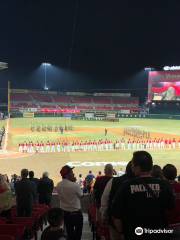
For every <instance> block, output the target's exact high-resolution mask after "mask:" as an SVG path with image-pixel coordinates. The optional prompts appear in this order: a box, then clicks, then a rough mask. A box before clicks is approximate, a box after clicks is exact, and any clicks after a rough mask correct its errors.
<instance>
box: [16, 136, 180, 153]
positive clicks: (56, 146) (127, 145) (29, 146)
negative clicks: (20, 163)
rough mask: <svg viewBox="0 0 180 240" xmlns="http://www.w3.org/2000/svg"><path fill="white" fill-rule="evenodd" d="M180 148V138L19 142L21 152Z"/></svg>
mask: <svg viewBox="0 0 180 240" xmlns="http://www.w3.org/2000/svg"><path fill="white" fill-rule="evenodd" d="M176 148H180V139H179V140H176V139H175V138H173V139H163V138H162V139H156V138H154V139H139V140H135V139H128V140H125V139H124V138H121V139H120V140H116V141H115V142H114V141H111V140H107V139H106V140H98V141H91V140H90V141H85V142H84V141H80V142H78V141H77V142H65V141H63V142H49V141H47V142H45V143H44V142H42V141H41V142H35V143H34V142H28V143H27V142H24V143H19V152H22V153H35V152H36V153H50V152H58V153H59V152H76V151H84V152H92V151H98V152H99V151H113V150H142V149H151V150H157V149H176Z"/></svg>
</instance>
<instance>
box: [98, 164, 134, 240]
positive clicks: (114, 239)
mask: <svg viewBox="0 0 180 240" xmlns="http://www.w3.org/2000/svg"><path fill="white" fill-rule="evenodd" d="M133 177H134V174H133V172H132V161H130V162H129V163H128V164H127V166H126V173H125V174H124V175H122V176H119V177H114V178H111V179H110V180H109V181H108V183H107V184H106V187H105V189H104V192H103V194H102V197H101V208H100V213H101V220H102V222H103V223H107V224H108V227H109V233H110V239H111V240H119V234H118V232H117V230H116V228H115V226H114V224H113V221H112V216H111V208H112V202H113V199H114V197H115V195H116V193H117V192H118V189H119V188H120V187H121V185H122V184H123V183H124V182H125V181H127V180H129V179H132V178H133Z"/></svg>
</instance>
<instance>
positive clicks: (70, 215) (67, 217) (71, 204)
mask: <svg viewBox="0 0 180 240" xmlns="http://www.w3.org/2000/svg"><path fill="white" fill-rule="evenodd" d="M60 174H61V176H62V181H61V182H60V183H58V184H57V192H58V195H59V199H60V208H61V209H62V210H63V211H64V224H65V227H66V231H67V239H68V240H81V235H82V228H83V215H82V212H81V202H80V199H81V197H82V196H83V193H82V190H81V188H80V186H79V185H78V183H76V178H75V176H74V173H73V168H72V167H70V166H68V165H65V166H63V167H62V169H61V171H60Z"/></svg>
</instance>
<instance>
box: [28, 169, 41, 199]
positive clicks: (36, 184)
mask: <svg viewBox="0 0 180 240" xmlns="http://www.w3.org/2000/svg"><path fill="white" fill-rule="evenodd" d="M29 180H30V181H31V182H33V183H34V185H35V190H36V195H35V198H34V203H37V202H38V183H39V179H38V178H35V177H34V172H33V171H29Z"/></svg>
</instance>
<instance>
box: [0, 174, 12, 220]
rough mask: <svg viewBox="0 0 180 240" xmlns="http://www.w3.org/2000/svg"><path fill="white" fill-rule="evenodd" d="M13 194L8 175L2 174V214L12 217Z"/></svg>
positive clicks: (0, 179)
mask: <svg viewBox="0 0 180 240" xmlns="http://www.w3.org/2000/svg"><path fill="white" fill-rule="evenodd" d="M12 206H13V194H12V191H11V187H10V185H9V183H8V182H7V179H6V176H4V175H0V216H1V217H6V218H10V214H11V207H12Z"/></svg>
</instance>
